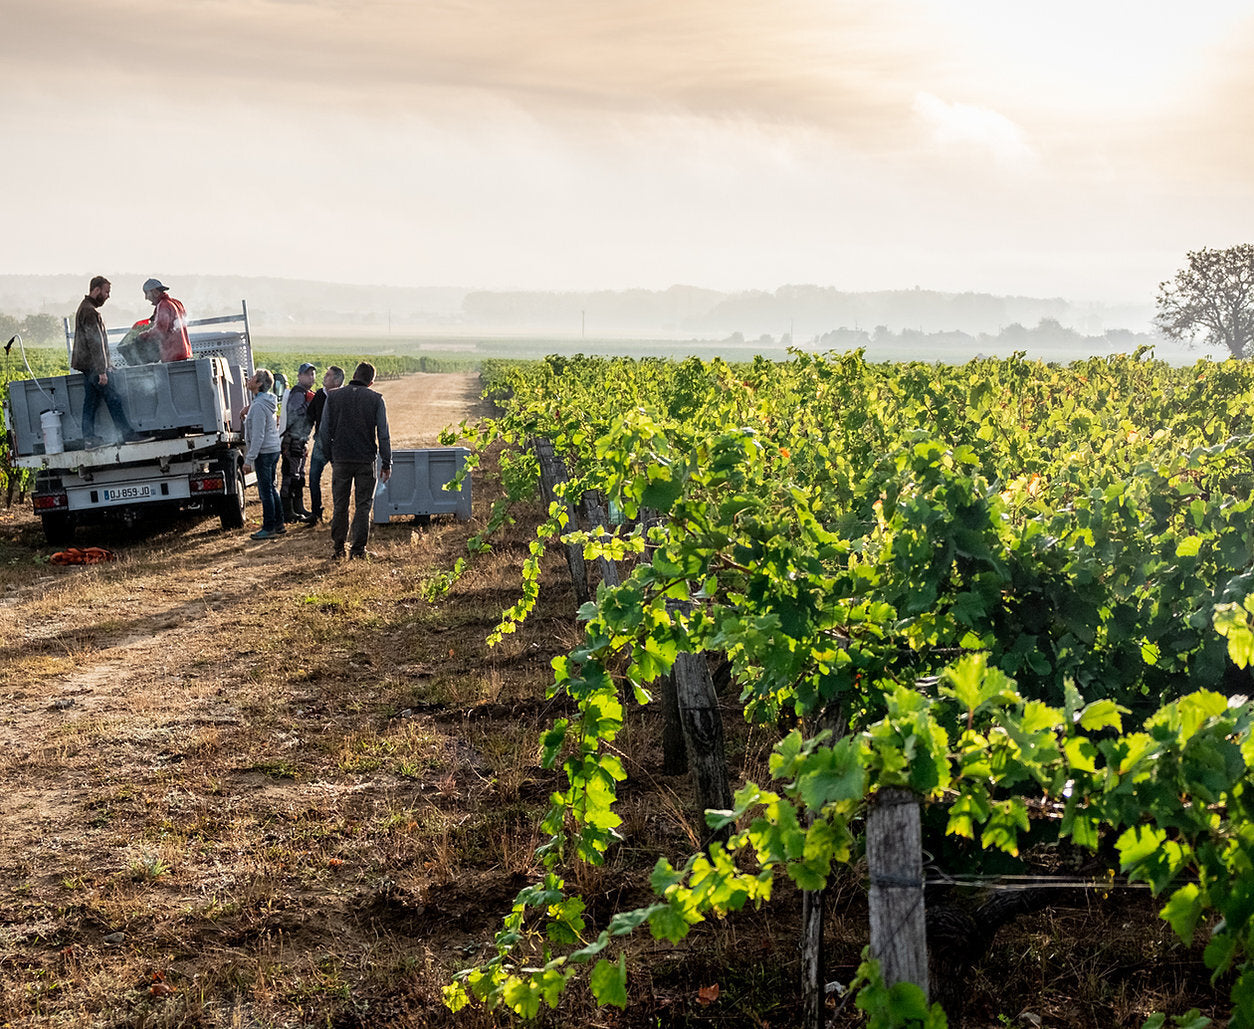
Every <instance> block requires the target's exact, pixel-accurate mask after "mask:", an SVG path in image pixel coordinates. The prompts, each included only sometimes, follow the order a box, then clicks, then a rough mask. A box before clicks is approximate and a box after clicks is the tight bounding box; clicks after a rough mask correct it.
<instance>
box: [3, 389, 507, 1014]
mask: <svg viewBox="0 0 1254 1029" xmlns="http://www.w3.org/2000/svg"><path fill="white" fill-rule="evenodd" d="M379 388H380V391H381V392H382V393H383V394H384V396H385V397H386V398H387V401H388V410H389V421H390V424H391V428H392V439H393V444H394V446H397V447H407V446H432V445H437V437H438V434H439V432H440V431H441V429H443V428H444V427H445V426H446V425H449V424H450V423H453V424H455V423H457V422H459V421H460V420H462V419H463V418H472V417H474V416H476V414H477V413H479V407H478V400H477V393H478V388H477V376H475V375H474V374H442V375H435V374H432V375H414V376H408V377H405V378H403V379H398V380H394V381H387V382H381V383H380V384H379ZM328 486H329V474H328V476H327V480H326V481H324V488H328ZM248 514H249V520H250V524H249V526H248V528H247V529H245V530H243V531H240V532H235V533H226V532H222V531H221V530H220V529H219V528H218V525H217V521H216V519H187V520H182V521H179V522H178V523H177V524H174V525H170V526H158V527H156V529H155V531H154V530H153V529H152V528H151V527H150V529H149V533H150V534H148V535H133V534H132V535H127V534H125V533H111V532H109V531H106V530H101V531H100V532H98V533H97V532H91V533H88V532H87V531H86V530H84V531H83V532H81V533H80V539H79V541H78V542H79V545H83V544H84V543H92V544H95V543H99V544H100V545H104V546H108V547H110V548H112V549H114V550H115V551H116V552H117V553H118V554H119V560H118V561H116V562H114V563H111V564H108V565H100V566H93V567H67V568H59V567H55V566H50V565H48V564H46V557H47V554H48V552H49V551H50V550H51V548H49V547H47V546H45V545H44V544H43V542H42V538H41V534H40V531H39V527H38V524H37V522H36V521H35V519H34V517H33V516H32V515H30V514H29V513H28V512H26V511H20V512H19V511H16V510H11V511H6V512H3V513H2V514H0V540H2V541H3V542H2V546H0V955H4V954H7V955H10V959H6V960H0V1024H14V1025H17V1024H27V1023H26V1022H25V1021H24V1019H27V1018H29V1017H31V1016H32V1014H33V1012H35V1011H43V1012H52V1011H58V1012H61V1013H62V1016H63V1017H64V1018H66V1019H67V1020H66V1021H65V1022H64V1023H62V1024H66V1025H84V1026H85V1025H90V1024H95V1023H94V1019H93V1018H92V1017H89V1014H90V1012H91V1011H93V1010H97V1011H99V1010H109V1011H112V1012H113V1015H114V1016H115V1017H116V1016H118V1015H119V1012H122V1011H125V1012H128V1014H127V1015H126V1016H125V1017H127V1018H130V1017H135V1012H136V1010H138V1009H139V1008H143V1007H144V1006H145V1005H150V1004H153V1003H155V1001H156V1000H159V999H162V998H164V997H167V996H168V997H171V998H173V997H177V998H179V999H180V1000H181V1001H182V1002H183V1003H188V1002H190V1000H191V985H190V984H191V981H192V980H193V979H194V978H195V977H197V976H199V977H200V978H201V984H200V986H199V987H197V989H199V990H201V995H202V996H204V995H205V994H204V992H203V991H204V989H205V988H208V989H209V993H210V995H213V996H215V997H217V998H218V999H217V1001H215V1003H218V1004H219V1005H221V1004H223V1003H226V1002H225V1001H223V1000H222V999H221V994H222V992H223V990H226V987H225V986H223V987H222V989H221V990H220V989H219V986H221V984H220V983H218V979H217V977H218V976H219V975H227V972H224V971H222V966H223V961H224V960H225V959H223V958H222V955H221V954H219V955H218V957H217V958H213V957H211V956H209V953H210V952H211V951H214V949H215V948H216V949H217V950H221V949H222V948H223V947H224V946H226V948H227V950H228V951H229V954H228V955H227V957H228V958H229V961H226V964H228V965H229V964H231V963H232V962H234V963H235V965H236V966H238V965H239V963H240V962H244V963H245V964H247V965H248V966H249V969H250V971H249V973H248V975H249V976H252V975H253V974H264V973H259V972H256V969H257V968H259V967H260V965H261V964H263V963H264V958H263V957H262V956H261V955H260V951H258V950H257V949H256V948H254V947H252V946H251V945H249V944H247V941H246V937H247V936H248V934H250V933H251V934H253V935H254V937H255V938H256V939H259V940H263V941H264V940H265V939H270V935H268V934H272V933H273V932H276V931H277V932H279V934H280V936H281V937H282V936H283V934H286V936H285V937H283V938H285V939H286V940H288V943H289V946H290V945H291V941H292V940H293V939H294V938H295V937H296V936H298V935H299V934H300V933H302V932H305V931H306V930H307V929H308V925H307V923H308V918H306V916H305V914H302V913H300V912H297V913H295V914H293V913H290V912H289V913H288V914H283V915H275V916H274V917H273V918H271V915H274V912H273V911H272V910H271V908H274V907H275V905H277V906H278V907H279V908H284V907H285V906H286V905H291V904H295V905H297V907H298V908H300V909H301V911H304V910H305V908H306V907H309V908H311V909H312V908H316V909H317V911H318V915H317V917H318V919H321V922H320V923H319V924H320V926H321V928H319V929H318V931H317V932H313V930H308V931H310V932H311V933H313V938H312V939H311V946H313V948H314V950H317V948H318V947H320V946H325V947H327V948H329V951H328V952H330V950H333V949H334V940H335V939H336V938H339V939H340V940H341V941H348V940H349V938H352V937H355V934H356V933H358V932H359V931H361V928H362V927H361V926H359V925H358V922H359V921H360V917H359V916H358V915H354V914H352V913H353V912H355V911H357V910H358V908H360V907H361V905H363V904H365V905H367V906H368V905H369V904H371V903H374V902H375V900H377V898H375V899H374V900H372V899H371V897H373V894H370V895H369V896H366V895H364V894H362V895H359V894H360V890H362V889H366V887H365V886H364V885H363V884H365V883H368V882H375V881H377V879H378V876H377V875H369V874H367V872H368V869H369V868H370V867H371V866H373V865H377V864H379V863H381V862H382V863H384V864H386V861H385V859H384V857H383V856H382V855H381V853H380V852H379V851H378V848H380V847H383V848H385V849H386V848H395V847H396V846H398V844H397V842H396V840H395V839H393V838H392V836H390V835H387V834H385V837H386V838H384V839H382V840H381V839H380V838H379V837H378V835H377V834H374V833H369V834H367V833H366V828H367V827H370V826H373V825H374V824H375V821H376V820H378V819H383V820H386V819H389V818H393V817H400V816H399V815H397V814H396V813H397V812H398V811H399V812H403V813H404V819H403V822H402V824H404V825H406V826H409V827H410V830H409V831H412V827H413V826H416V825H417V824H418V822H419V820H418V818H417V817H416V816H415V814H414V812H415V811H416V810H417V808H418V807H420V806H425V807H429V808H431V811H430V812H428V815H427V816H424V817H427V818H429V819H432V820H434V821H442V820H443V815H439V814H438V813H439V811H440V810H441V809H442V808H441V805H444V806H447V805H448V804H450V803H456V802H459V801H461V800H464V799H465V798H466V797H467V796H468V795H469V794H470V793H471V792H472V791H473V790H474V789H476V788H477V786H476V782H475V776H476V775H477V776H478V777H479V778H480V779H482V778H483V775H482V773H479V772H476V773H475V774H474V775H471V773H470V772H469V771H467V769H472V770H473V768H474V765H475V762H476V761H480V760H482V759H481V757H480V756H479V754H478V751H477V750H476V749H474V747H473V744H471V743H470V742H468V741H467V740H466V739H463V738H461V737H460V735H459V734H457V733H453V734H450V733H449V732H447V731H446V730H445V728H443V727H442V725H441V723H440V720H439V717H431V716H422V715H420V714H419V713H418V712H420V711H422V710H433V711H436V712H437V715H438V714H439V712H441V711H443V710H444V709H445V708H447V707H448V706H449V705H448V703H447V701H446V699H445V698H446V697H448V698H451V697H454V696H457V697H460V696H461V695H462V694H463V692H464V691H465V690H470V694H472V695H473V699H476V700H478V699H481V698H482V695H483V692H484V690H485V689H486V690H487V691H488V692H489V693H490V692H491V691H492V689H493V688H494V687H493V685H492V683H491V682H490V681H487V680H485V679H484V677H483V673H482V671H481V670H480V657H481V655H482V651H483V647H482V639H483V636H484V633H485V626H486V625H487V624H488V623H489V622H490V621H491V620H492V616H493V615H495V614H496V613H498V612H499V611H500V606H496V607H495V611H493V610H491V604H489V605H488V608H487V610H486V611H485V608H484V605H483V603H482V601H478V602H475V603H474V604H473V605H472V607H471V609H470V610H469V613H468V614H467V615H466V618H467V620H468V623H469V624H452V623H450V622H448V621H447V620H445V621H444V622H439V620H437V623H435V624H427V625H426V627H425V628H423V629H421V630H418V629H417V628H416V625H417V623H418V622H419V621H420V620H424V619H425V620H429V619H430V617H431V615H430V614H429V613H428V610H427V607H426V605H425V602H424V601H423V600H422V595H423V592H424V583H425V581H426V577H427V576H428V575H429V574H430V573H431V571H432V570H433V569H438V568H440V567H449V566H451V564H452V561H453V560H455V558H456V556H457V554H458V553H459V552H460V553H464V544H465V539H466V537H467V536H468V535H469V533H470V532H471V531H473V527H474V526H473V523H472V525H471V526H466V525H464V524H458V523H453V522H444V523H437V524H433V525H432V526H431V527H430V528H429V529H422V530H419V529H415V528H414V527H412V526H410V525H408V524H405V525H399V524H395V523H393V524H389V525H385V526H379V527H377V528H376V532H375V535H374V537H373V539H372V550H374V551H376V552H377V553H378V555H379V558H378V559H377V560H376V561H374V562H370V563H365V562H361V563H354V564H350V565H349V566H344V565H342V564H333V563H332V562H330V561H328V560H327V556H328V554H329V546H330V544H329V535H328V529H327V527H326V526H325V525H322V526H316V527H308V528H306V527H301V528H299V529H297V528H293V529H292V530H290V531H289V534H288V536H287V537H286V538H284V539H283V540H280V541H278V542H274V543H272V542H264V543H257V542H254V541H252V540H250V539H249V538H248V532H250V531H252V529H253V528H254V525H253V524H252V523H253V522H255V521H256V520H257V519H258V517H259V509H258V506H257V504H256V499H255V496H250V497H249V505H248ZM88 535H90V536H92V538H91V539H87V538H86V537H87V536H88ZM493 603H495V598H494V600H493ZM463 655H465V656H464V657H463ZM447 669H452V670H453V672H454V674H455V675H458V676H460V677H461V678H460V679H459V680H457V681H456V682H453V681H452V680H449V676H448V674H447V671H446V670H447ZM445 680H449V683H446V682H445ZM499 688H500V683H499V680H498V681H497V682H496V686H495V689H496V690H497V691H498V692H499ZM428 693H430V695H431V696H433V697H434V698H435V699H427V697H428ZM489 699H491V698H489ZM458 717H459V718H460V715H459V716H458ZM380 741H383V742H380ZM467 776H470V778H467ZM429 780H430V781H436V782H439V783H440V784H441V785H440V786H438V787H433V786H431V785H430V781H429ZM485 781H486V780H485ZM427 798H434V799H432V800H429V799H427ZM432 812H435V813H432ZM314 823H318V824H320V825H321V828H316V829H309V835H306V834H305V828H302V827H308V826H310V825H313V824H314ZM348 824H353V825H357V826H359V827H360V832H361V833H362V834H363V835H362V837H361V839H354V837H353V832H352V831H349V830H348V829H346V828H345V826H346V825H348ZM389 831H390V830H389ZM367 838H368V839H369V841H370V842H369V844H368V846H367V845H365V844H364V843H363V842H362V841H363V840H365V839H367ZM433 838H434V839H436V840H437V841H438V840H440V839H443V840H444V843H443V845H444V846H447V829H446V830H443V835H442V836H439V835H437V836H433ZM359 845H360V846H359ZM428 860H430V859H428ZM350 869H351V870H352V872H353V873H355V874H346V873H347V872H348V871H349V870H350ZM420 870H421V866H420ZM355 890H357V891H358V892H354V891H355ZM315 896H316V897H317V898H319V900H318V902H317V903H313V902H311V900H310V898H312V897H315ZM298 898H303V899H299V900H298ZM267 905H269V907H267ZM387 906H388V905H387V904H385V905H384V907H385V908H386V907H387ZM402 907H403V905H402ZM293 910H295V909H293ZM406 910H407V909H406ZM406 910H403V911H402V912H401V914H400V915H398V916H396V917H406V918H407V917H409V916H410V915H413V912H412V911H408V913H406ZM433 910H434V909H433ZM384 914H386V912H384ZM380 917H382V916H380ZM414 917H417V916H414ZM345 920H347V921H345ZM349 922H351V923H352V924H351V925H350V924H348V923H349ZM224 925H226V926H228V927H229V931H228V932H227V933H226V935H227V936H228V937H229V936H230V935H231V934H232V933H235V934H237V935H239V936H240V939H239V941H238V942H237V943H236V944H230V945H227V944H226V943H225V942H224V938H223V937H222V933H223V926H224ZM365 929H366V931H367V935H370V934H373V935H372V939H373V942H362V943H360V944H358V943H356V942H353V943H349V942H344V945H345V946H347V947H349V948H350V949H351V948H353V947H358V946H360V947H361V948H364V949H365V950H369V949H370V948H377V946H378V939H379V937H378V932H379V929H378V925H377V919H376V921H375V922H374V923H371V925H370V926H366V927H365ZM440 931H444V930H443V929H441V930H440ZM258 934H260V935H258ZM261 950H262V951H264V950H265V947H262V948H261ZM71 960H72V961H73V962H75V963H76V966H78V967H77V971H76V972H75V973H74V975H75V977H76V979H75V982H74V984H73V985H69V984H67V983H64V982H62V980H64V979H65V977H66V973H67V970H66V968H65V966H66V963H67V962H69V961H71ZM288 960H289V962H291V963H293V964H294V965H295V966H298V967H300V968H301V969H303V970H304V971H302V973H301V974H302V975H304V974H307V973H309V969H311V968H314V969H316V967H317V961H318V960H319V958H318V957H317V956H316V955H311V954H306V953H305V951H304V949H302V948H297V949H296V950H294V951H292V953H290V954H289V955H288ZM238 972H239V969H238V967H236V974H238ZM154 973H156V974H159V975H160V976H162V977H165V976H169V977H170V981H171V982H173V981H174V980H175V979H178V980H179V981H180V985H179V986H178V987H177V989H176V991H175V992H172V993H170V994H164V993H163V992H162V991H160V990H158V991H156V992H153V991H151V990H145V988H144V987H145V985H147V983H146V981H145V977H146V976H151V975H153V974H154ZM136 976H138V979H139V981H140V984H141V987H140V989H139V992H138V994H136V995H135V996H134V997H120V996H119V995H118V991H119V990H121V989H122V988H121V987H120V986H119V985H118V984H119V982H126V981H127V977H130V978H131V979H134V978H135V977H136ZM54 981H55V982H61V985H59V986H57V987H56V989H54V990H52V991H51V992H47V993H44V992H41V991H42V990H44V988H45V987H46V986H47V985H48V984H49V983H50V982H54ZM165 981H166V980H165V978H161V979H158V980H151V982H165ZM250 981H251V980H250ZM41 984H42V985H41ZM211 984H212V985H211ZM32 989H33V990H34V991H35V992H34V993H33V994H32V992H31V990H32ZM123 992H125V991H123ZM227 992H229V991H227ZM254 994H255V991H251V992H250V991H249V990H242V991H240V992H238V996H237V998H236V1003H237V1004H238V1005H242V1006H243V1007H245V1008H247V1009H248V1010H249V1011H252V1012H254V1014H250V1015H249V1016H248V1017H247V1018H241V1017H240V1016H239V1014H238V1012H236V1013H235V1014H231V1013H230V1012H227V1011H225V1009H223V1010H216V1009H215V1012H214V1013H213V1014H212V1017H208V1016H207V1015H205V1013H204V1012H202V1015H201V1016H198V1017H204V1021H203V1023H198V1024H208V1025H217V1024H223V1025H226V1024H249V1025H251V1024H261V1021H264V1019H262V1018H261V1016H260V1015H259V1014H256V1013H255V1009H257V1006H258V1005H259V1004H260V1003H261V1001H259V1000H258V998H257V997H256V996H255V995H254ZM32 997H34V998H35V999H34V1000H32V999H31V998H32ZM202 1006H203V1004H202ZM313 1007H314V1008H316V1007H317V1005H316V1004H314V1005H313ZM75 1011H77V1012H79V1016H78V1017H79V1018H81V1021H75V1020H74V1018H73V1017H71V1014H70V1013H71V1012H75ZM253 1019H260V1021H254V1020H253ZM110 1024H112V1023H110ZM265 1024H280V1023H279V1022H274V1023H271V1022H268V1021H266V1022H265ZM282 1024H286V1023H282Z"/></svg>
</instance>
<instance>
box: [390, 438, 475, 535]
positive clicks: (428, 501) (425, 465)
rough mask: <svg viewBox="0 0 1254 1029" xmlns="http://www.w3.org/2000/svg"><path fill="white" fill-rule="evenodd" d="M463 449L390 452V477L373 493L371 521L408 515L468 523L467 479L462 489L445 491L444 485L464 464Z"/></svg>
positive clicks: (466, 454)
mask: <svg viewBox="0 0 1254 1029" xmlns="http://www.w3.org/2000/svg"><path fill="white" fill-rule="evenodd" d="M469 456H470V451H469V450H467V449H466V448H465V447H429V448H426V449H422V450H393V451H392V477H391V478H390V479H389V480H388V481H387V483H386V484H382V485H380V487H379V488H378V490H376V492H375V498H374V520H375V521H376V522H379V523H382V522H386V521H388V520H389V519H391V518H395V517H399V516H403V515H411V516H414V517H422V516H427V515H437V514H451V515H453V516H454V517H455V518H457V520H458V521H462V522H465V521H468V520H469V519H470V476H469V475H467V476H466V478H465V479H463V480H462V484H461V488H460V489H457V490H451V491H450V490H445V489H444V488H443V486H444V484H445V483H446V482H451V481H452V480H453V478H454V476H456V475H457V473H458V471H459V470H460V469H461V468H462V466H463V465H464V464H465V463H466V458H467V457H469Z"/></svg>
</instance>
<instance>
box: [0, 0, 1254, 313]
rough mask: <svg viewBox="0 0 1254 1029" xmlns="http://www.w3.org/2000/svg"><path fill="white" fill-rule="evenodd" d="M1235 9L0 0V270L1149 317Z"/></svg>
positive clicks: (1201, 236)
mask: <svg viewBox="0 0 1254 1029" xmlns="http://www.w3.org/2000/svg"><path fill="white" fill-rule="evenodd" d="M1252 106H1254V5H1251V4H1249V3H1248V2H1237V0H1205V2H1203V3H1198V4H1184V3H1181V2H1180V0H1172V2H1170V3H1168V2H1162V0H1128V2H1111V0H1084V2H1079V0H1054V2H1052V3H1049V4H1031V5H1029V4H1026V3H1018V2H1011V0H930V2H928V0H756V2H751V0H635V2H633V0H613V2H610V0H457V2H452V0H450V2H431V0H425V2H421V3H420V2H416V0H175V2H171V0H162V2H156V0H3V7H2V9H0V143H2V144H3V146H2V150H3V161H2V169H3V170H2V171H0V187H2V188H0V272H3V273H28V272H29V273H47V272H74V273H81V274H84V275H88V274H93V273H96V272H101V273H103V274H106V275H109V274H123V273H139V274H153V275H158V276H163V277H174V276H177V275H178V274H180V273H184V274H186V273H223V274H243V275H277V276H284V277H291V278H315V279H323V280H330V281H345V282H362V283H381V284H396V285H458V286H483V287H496V288H508V287H522V288H543V289H587V288H623V287H634V286H640V287H647V288H662V287H665V286H668V285H671V284H672V283H685V284H690V285H696V286H706V287H710V288H715V289H749V288H757V289H775V288H776V287H778V286H779V285H781V284H784V283H815V284H818V285H824V286H835V287H838V288H843V289H857V290H863V289H892V288H902V287H906V288H908V287H911V286H916V285H918V286H922V287H924V288H933V289H943V290H976V291H989V292H998V293H1018V294H1026V295H1034V296H1066V297H1069V298H1074V299H1099V300H1107V301H1112V302H1114V301H1134V302H1152V298H1153V295H1154V293H1155V290H1156V286H1157V283H1158V282H1159V281H1160V280H1162V279H1164V278H1166V277H1168V276H1169V275H1171V274H1172V273H1173V272H1174V271H1175V270H1176V269H1177V268H1178V267H1179V266H1180V265H1181V263H1182V261H1183V257H1184V253H1185V252H1186V251H1187V250H1190V249H1197V248H1199V247H1204V246H1211V247H1222V246H1228V245H1231V244H1233V243H1237V242H1249V241H1250V240H1251V238H1252V237H1254V231H1252V230H1251V225H1252V219H1254V134H1252V133H1251V131H1250V129H1251V126H1254V118H1252V117H1251V114H1252V113H1254V112H1252V111H1251V107H1252Z"/></svg>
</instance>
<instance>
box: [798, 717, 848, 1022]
mask: <svg viewBox="0 0 1254 1029" xmlns="http://www.w3.org/2000/svg"><path fill="white" fill-rule="evenodd" d="M823 729H829V730H831V733H832V742H835V741H836V740H838V739H840V738H841V737H843V736H845V735H847V734H848V732H849V722H848V720H847V719H846V718H845V716H844V713H843V712H842V711H841V708H840V705H839V704H835V703H832V704H829V705H828V706H827V707H825V708H824V709H823V711H822V713H821V714H820V715H819V717H818V718H817V719H816V720H815V722H814V725H813V731H814V733H816V734H817V733H818V732H820V731H821V730H823ZM813 821H814V818H813V816H810V817H808V818H807V819H806V824H807V825H809V824H812V823H813ZM826 910H827V891H826V890H803V891H802V894H801V999H802V1018H801V1024H802V1026H803V1029H823V1027H824V1024H825V1022H826V1015H827V976H826V972H827V962H826V954H825V951H824V947H823V916H824V914H825V913H826Z"/></svg>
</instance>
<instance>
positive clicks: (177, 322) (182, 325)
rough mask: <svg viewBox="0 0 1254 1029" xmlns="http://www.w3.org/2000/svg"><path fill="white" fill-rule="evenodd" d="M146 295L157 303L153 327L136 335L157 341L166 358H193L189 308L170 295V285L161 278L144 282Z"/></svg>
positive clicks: (163, 358)
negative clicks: (189, 329)
mask: <svg viewBox="0 0 1254 1029" xmlns="http://www.w3.org/2000/svg"><path fill="white" fill-rule="evenodd" d="M144 296H145V297H146V298H147V300H148V302H149V303H150V304H152V306H153V312H152V328H150V329H145V330H144V331H143V332H141V333H140V334H139V335H138V336H136V337H135V339H136V340H137V341H142V342H144V343H154V344H156V345H157V346H158V347H159V349H160V352H161V360H162V362H168V361H190V360H191V357H192V342H191V340H190V339H188V336H187V312H186V311H185V310H183V305H182V304H180V303H179V302H178V301H177V300H175V299H174V298H173V297H172V296H170V288H169V287H168V286H167V285H165V283H163V282H162V281H161V280H160V279H148V280H147V281H146V282H145V283H144Z"/></svg>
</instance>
